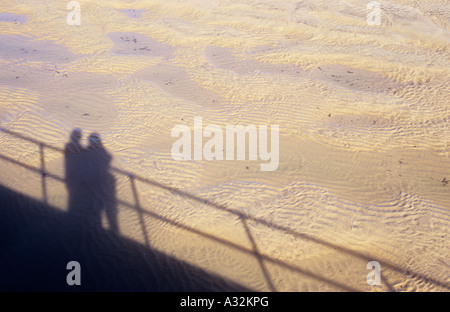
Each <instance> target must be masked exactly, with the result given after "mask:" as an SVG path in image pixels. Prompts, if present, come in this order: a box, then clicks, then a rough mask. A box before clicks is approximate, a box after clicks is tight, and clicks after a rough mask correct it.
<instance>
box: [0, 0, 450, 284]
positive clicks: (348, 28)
mask: <svg viewBox="0 0 450 312" xmlns="http://www.w3.org/2000/svg"><path fill="white" fill-rule="evenodd" d="M68 2H69V1H60V0H58V1H56V0H49V1H34V0H3V1H1V4H0V127H1V130H0V172H1V174H0V184H1V186H2V187H5V188H8V189H10V190H13V191H15V192H17V193H20V194H23V195H24V196H27V197H30V198H32V199H35V200H37V201H39V202H44V203H45V204H48V205H49V207H52V209H56V210H58V211H61V212H64V213H66V214H69V213H70V211H71V200H73V199H74V197H73V196H74V194H75V193H74V192H73V190H74V188H76V186H73V187H72V186H70V184H69V183H70V179H71V178H70V173H69V171H68V168H69V167H68V158H67V147H66V145H67V144H68V143H70V141H71V140H73V134H74V132H73V131H74V129H80V131H81V135H82V137H81V139H80V142H79V143H80V146H89V144H91V145H90V146H91V147H92V150H95V148H94V147H95V146H97V145H95V144H96V143H98V146H100V144H101V145H102V146H103V147H102V151H103V154H101V155H100V154H85V155H91V156H90V157H92V158H95V161H96V162H97V163H98V164H97V165H92V167H89V166H87V165H86V166H85V164H86V163H87V162H86V163H85V162H84V160H75V161H74V162H72V165H73V164H76V162H77V161H78V162H79V170H77V169H75V170H74V172H75V173H74V175H75V176H76V175H77V174H83V173H82V171H83V170H84V171H87V172H90V173H91V174H92V178H90V179H88V180H84V181H88V182H87V184H92V185H87V186H84V187H89V188H90V189H91V190H94V191H95V193H94V192H93V193H84V194H85V195H79V196H81V197H83V196H84V197H85V199H84V200H85V201H86V202H87V203H88V204H89V205H91V204H92V203H95V204H92V205H93V207H97V206H96V205H106V206H108V205H110V204H108V200H106V198H110V197H111V198H113V200H114V202H115V209H116V210H115V212H114V213H113V217H111V216H112V215H111V214H108V212H107V211H108V210H107V209H106V210H105V211H102V212H100V211H98V214H99V215H100V214H101V223H102V224H101V227H102V228H103V229H104V230H105V231H107V232H114V233H117V234H118V235H119V236H120V237H123V238H127V239H130V240H131V241H133V242H137V243H139V244H141V245H142V246H145V248H149V249H152V250H155V251H157V252H159V253H161V254H163V255H166V256H168V257H171V258H174V259H176V260H179V261H182V262H183V263H188V264H189V265H192V266H193V267H195V268H198V269H200V270H202V271H201V272H204V273H205V274H212V275H214V276H218V277H220V278H223V279H224V280H226V281H228V282H230V283H233V285H240V286H242V287H243V288H245V289H248V290H252V291H342V290H344V291H346V290H357V291H448V290H449V289H450V269H449V254H450V244H449V241H450V240H449V238H450V237H449V229H450V227H449V225H450V213H449V209H450V183H448V182H449V181H450V157H449V156H450V155H449V153H450V128H449V126H448V125H449V122H450V101H449V97H450V83H449V81H450V66H449V64H450V51H449V48H450V4H449V2H448V1H446V0H434V1H431V0H427V1H408V0H390V1H385V0H381V1H380V5H381V25H379V26H377V25H368V23H367V20H366V17H367V14H368V10H367V8H366V5H367V2H368V1H363V0H348V1H344V0H338V1H313V0H304V1H288V0H285V1H279V0H277V1H275V0H273V1H272V0H214V1H208V0H189V1H184V0H183V1H182V0H172V1H163V0H145V1H138V0H136V1H121V0H103V1H94V0H79V1H78V2H79V4H80V7H81V25H68V23H67V21H66V19H67V15H68V14H69V13H70V10H68V9H67V8H66V5H67V3H68ZM195 117H202V120H203V126H204V127H206V126H207V125H217V126H218V127H221V128H222V129H225V127H226V126H227V125H244V126H247V125H256V126H260V125H266V126H268V127H270V126H271V125H278V126H279V165H278V167H277V168H276V170H274V171H261V170H260V165H261V164H262V163H268V162H269V161H265V160H262V159H261V158H259V157H258V158H257V159H256V160H249V159H248V157H247V158H246V159H245V160H205V159H202V160H196V159H194V158H192V159H191V160H181V161H177V160H174V159H173V157H172V154H171V149H172V144H173V143H174V142H175V141H176V138H174V137H172V136H171V131H172V129H173V128H174V127H175V126H176V125H186V126H188V127H190V128H192V129H193V127H194V118H195ZM71 133H72V139H71ZM92 133H97V134H98V135H99V138H97V139H96V138H94V139H95V140H97V141H95V142H94V141H92V140H91V141H90V140H89V135H91V134H92ZM206 141H207V140H206V139H204V142H206ZM92 142H94V143H92ZM100 142H101V143H100ZM40 144H42V145H40ZM93 146H94V147H93ZM65 147H66V153H65V152H64V149H65ZM247 147H248V146H247ZM269 147H270V144H269ZM96 151H97V152H98V150H96ZM95 155H97V156H95ZM98 155H100V156H98ZM86 159H87V160H86V161H89V159H88V158H86ZM69 161H70V159H69ZM102 166H105V168H102ZM103 171H105V172H106V171H108V174H109V175H110V176H108V177H109V178H108V179H111V180H105V179H106V178H105V179H103V178H100V176H102V174H103V173H102V172H103ZM42 172H44V173H45V174H44V175H43V174H42ZM102 177H103V176H102ZM102 179H103V180H102ZM73 181H76V178H73V180H72V182H73ZM80 181H81V180H80ZM105 181H114V183H115V186H114V190H113V191H111V192H103V191H102V190H103V189H104V183H107V182H105ZM75 184H76V183H75ZM82 184H83V183H82ZM79 194H83V193H79ZM86 194H89V195H86ZM90 198H96V199H95V200H96V201H91V199H90ZM75 200H77V199H76V198H75ZM81 203H83V202H81ZM2 204H3V205H6V204H5V203H1V202H0V209H2ZM78 204H79V205H80V202H78ZM84 209H87V208H86V206H85V207H84ZM90 213H91V212H90V211H88V212H86V214H90ZM96 213H97V212H96ZM93 218H94V217H91V219H93ZM112 219H114V220H115V221H113V222H112V221H111V220H112ZM30 222H32V221H30ZM115 222H116V224H115ZM115 226H117V228H118V229H117V230H115V229H114V227H115ZM24 231H25V230H24ZM71 260H76V259H67V262H68V261H71ZM370 261H377V262H379V263H380V267H381V284H380V285H372V286H370V285H368V283H367V280H366V277H367V275H368V274H369V273H370V270H368V269H367V268H366V266H367V264H368V262H370ZM62 265H63V266H64V265H65V264H62ZM85 265H86V266H88V264H85ZM64 269H65V268H64V267H63V270H64ZM130 274H131V273H130ZM63 279H65V277H63ZM187 284H188V282H187ZM176 286H177V285H174V287H175V289H176ZM3 288H5V289H7V285H4V286H3ZM188 288H189V287H187V289H188ZM205 288H206V289H208V287H207V285H206V286H205Z"/></svg>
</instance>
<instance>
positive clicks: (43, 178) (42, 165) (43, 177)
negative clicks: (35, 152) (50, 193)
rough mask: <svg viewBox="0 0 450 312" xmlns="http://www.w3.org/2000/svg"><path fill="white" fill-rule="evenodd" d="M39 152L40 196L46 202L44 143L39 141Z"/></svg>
mask: <svg viewBox="0 0 450 312" xmlns="http://www.w3.org/2000/svg"><path fill="white" fill-rule="evenodd" d="M39 154H40V156H41V183H42V198H43V201H44V203H45V204H48V199H47V184H46V180H45V179H46V177H47V172H46V171H45V158H44V157H45V155H44V144H42V143H39Z"/></svg>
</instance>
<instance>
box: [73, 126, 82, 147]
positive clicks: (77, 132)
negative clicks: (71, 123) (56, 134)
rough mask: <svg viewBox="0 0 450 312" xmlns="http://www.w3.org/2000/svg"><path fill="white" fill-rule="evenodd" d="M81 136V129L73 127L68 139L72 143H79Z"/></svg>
mask: <svg viewBox="0 0 450 312" xmlns="http://www.w3.org/2000/svg"><path fill="white" fill-rule="evenodd" d="M81 137H82V132H81V129H79V128H75V129H74V130H73V131H72V132H71V133H70V141H71V142H72V143H74V144H80V141H81Z"/></svg>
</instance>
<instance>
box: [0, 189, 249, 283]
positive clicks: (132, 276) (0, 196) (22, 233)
mask: <svg viewBox="0 0 450 312" xmlns="http://www.w3.org/2000/svg"><path fill="white" fill-rule="evenodd" d="M0 203H1V209H0V276H1V278H0V291H248V289H245V288H244V287H242V286H240V285H237V284H234V283H232V282H229V281H227V280H225V279H223V278H221V277H219V276H214V275H211V274H209V273H207V272H205V271H203V270H202V269H199V268H197V267H194V266H192V265H190V264H188V263H186V262H183V261H180V260H177V259H175V258H172V257H169V256H167V255H165V254H162V253H160V252H158V251H156V250H153V249H149V248H147V247H145V246H143V245H142V244H139V243H136V242H134V241H133V240H130V239H127V238H124V237H121V236H119V235H117V234H116V233H114V232H113V231H109V230H104V229H101V228H99V227H97V226H96V225H93V224H85V225H84V226H85V229H86V230H85V231H83V233H84V235H85V236H84V237H83V239H82V240H80V239H79V237H78V234H77V233H78V232H79V231H77V227H78V226H79V224H78V221H77V220H76V219H74V218H73V217H72V216H71V215H70V214H69V213H66V212H64V211H61V210H58V209H55V208H53V207H51V206H49V205H46V204H44V203H42V202H40V201H36V200H34V199H31V198H29V197H27V196H24V195H22V194H19V193H17V192H14V191H12V190H10V189H8V188H6V187H4V186H0ZM86 235H87V236H86ZM69 261H78V262H79V263H80V265H81V285H80V286H69V285H68V284H67V283H66V277H67V274H68V273H69V272H70V270H67V269H66V265H67V263H68V262H69Z"/></svg>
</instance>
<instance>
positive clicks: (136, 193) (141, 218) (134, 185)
mask: <svg viewBox="0 0 450 312" xmlns="http://www.w3.org/2000/svg"><path fill="white" fill-rule="evenodd" d="M128 178H129V179H130V184H131V191H132V193H133V197H134V204H135V209H136V210H137V212H138V214H139V222H140V223H141V227H142V232H143V234H144V240H145V245H146V246H147V248H150V242H149V239H148V234H147V229H146V227H145V220H144V216H143V213H142V208H141V205H140V203H139V197H138V192H137V190H136V182H135V179H134V175H133V174H131V173H130V174H128Z"/></svg>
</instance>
